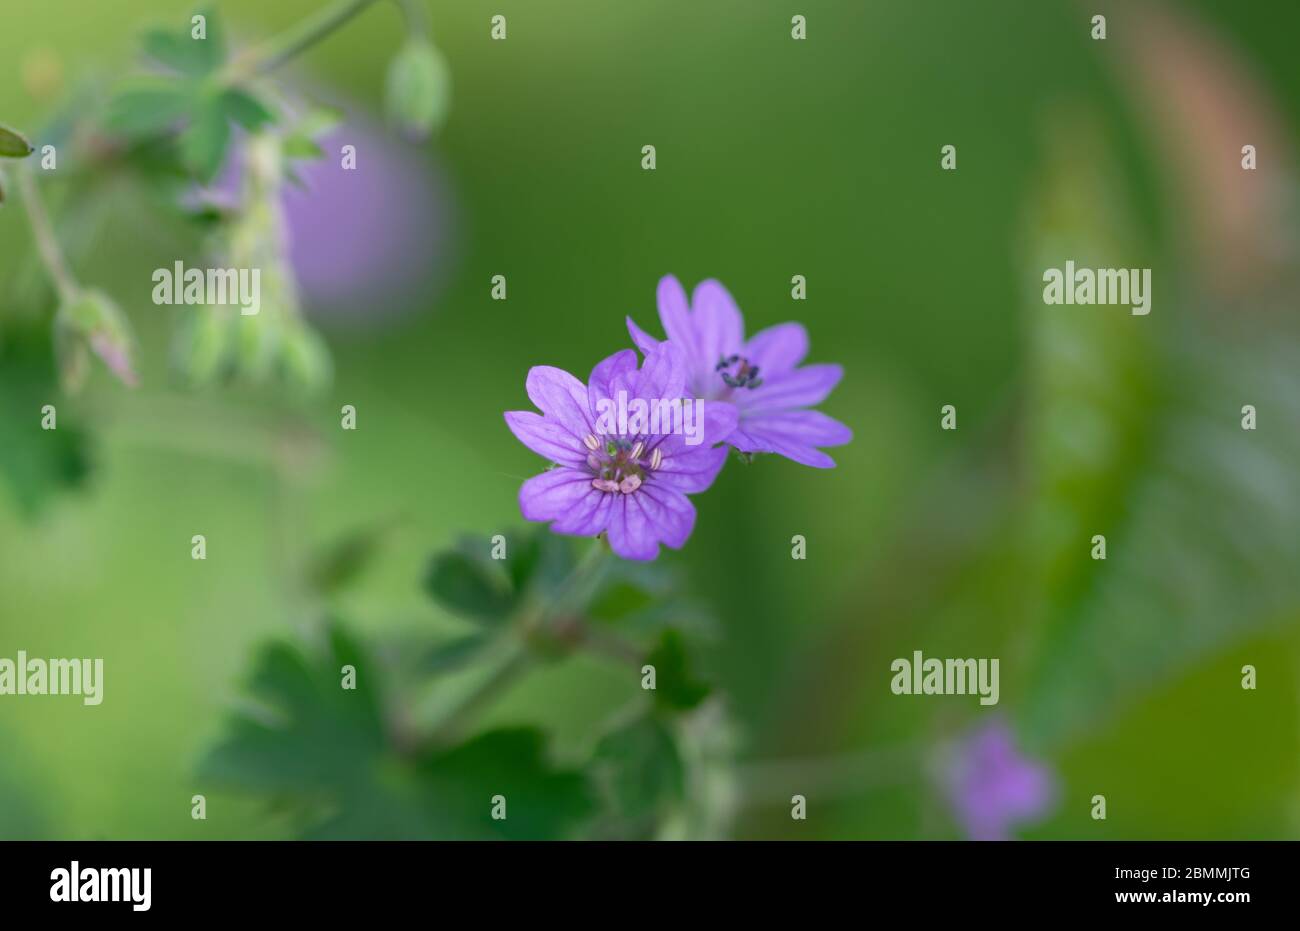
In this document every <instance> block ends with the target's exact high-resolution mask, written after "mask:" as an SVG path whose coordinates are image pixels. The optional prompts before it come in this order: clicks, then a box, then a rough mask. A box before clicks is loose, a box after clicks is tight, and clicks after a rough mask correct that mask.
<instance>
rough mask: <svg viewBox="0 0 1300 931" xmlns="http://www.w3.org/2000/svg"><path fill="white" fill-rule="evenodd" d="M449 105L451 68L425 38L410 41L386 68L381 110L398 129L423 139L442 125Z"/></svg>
mask: <svg viewBox="0 0 1300 931" xmlns="http://www.w3.org/2000/svg"><path fill="white" fill-rule="evenodd" d="M450 104H451V69H450V68H448V67H447V61H446V59H445V58H443V56H442V52H440V51H438V49H437V48H435V47H434V45H433V43H432V42H430V41H429V40H428V39H423V38H414V37H413V38H410V39H407V40H406V43H405V44H404V45H403V46H402V48H401V49H400V50H399V51H398V53H397V54H396V55H395V56H394V57H393V60H392V62H391V63H390V64H389V66H388V79H387V86H386V88H385V107H386V109H387V111H388V116H389V119H391V120H392V121H393V123H394V124H395V125H396V126H397V128H398V129H399V130H401V131H402V132H403V133H405V134H406V135H408V136H412V137H414V138H416V139H423V138H425V137H427V136H428V135H429V134H430V133H432V132H434V131H435V130H436V129H438V128H439V127H441V126H442V123H443V121H444V120H445V119H446V118H447V111H448V109H449V108H450Z"/></svg>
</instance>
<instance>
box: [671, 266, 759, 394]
mask: <svg viewBox="0 0 1300 931" xmlns="http://www.w3.org/2000/svg"><path fill="white" fill-rule="evenodd" d="M691 320H692V322H693V323H694V330H695V338H696V340H697V342H696V345H695V348H696V353H697V356H696V357H697V359H698V360H699V361H700V362H702V363H704V364H705V365H707V366H708V370H709V371H712V369H713V366H715V365H717V363H718V359H720V358H721V357H722V356H724V355H730V354H731V353H733V352H740V350H741V347H742V346H743V345H744V343H745V324H744V321H743V319H742V318H741V316H740V308H738V307H737V306H736V302H735V300H734V299H733V298H732V296H731V294H730V293H729V292H728V291H727V289H726V288H724V287H723V286H722V285H721V284H720V283H718V282H717V281H714V280H713V279H712V278H710V279H709V280H707V281H701V282H700V283H699V284H698V285H696V286H695V291H694V292H693V293H692V294H691ZM668 338H669V339H672V338H673V335H672V334H671V333H669V334H668Z"/></svg>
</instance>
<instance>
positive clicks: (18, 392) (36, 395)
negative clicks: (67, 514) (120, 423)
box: [0, 326, 91, 518]
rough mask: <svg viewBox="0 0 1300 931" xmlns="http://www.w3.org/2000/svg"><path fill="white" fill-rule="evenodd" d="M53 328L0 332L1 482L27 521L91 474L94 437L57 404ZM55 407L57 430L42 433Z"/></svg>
mask: <svg viewBox="0 0 1300 931" xmlns="http://www.w3.org/2000/svg"><path fill="white" fill-rule="evenodd" d="M52 354H53V346H52V345H51V332H50V328H49V327H48V326H42V327H39V328H34V329H31V330H28V329H26V328H24V329H21V330H15V329H12V328H9V329H5V330H4V331H3V332H0V482H2V483H3V484H4V485H7V486H8V489H9V492H10V495H9V497H10V498H11V500H12V501H13V502H14V504H15V505H16V506H17V509H18V512H19V513H20V514H22V515H23V516H24V517H26V518H34V517H36V516H38V515H39V514H40V513H41V512H42V511H44V510H45V508H46V507H47V506H48V505H49V503H50V502H51V500H52V499H53V498H54V497H55V496H56V495H57V494H59V493H60V492H64V491H68V490H73V489H77V488H80V487H82V486H83V485H84V484H85V482H86V479H87V476H88V475H89V474H90V471H91V455H90V440H91V438H90V436H89V434H88V433H87V432H86V431H85V430H84V429H83V428H82V426H81V425H80V424H79V423H78V421H77V417H76V410H75V409H74V408H73V407H72V406H70V405H66V404H62V403H59V402H58V385H57V384H56V382H55V377H54V368H53V364H52V362H51V356H52ZM46 404H54V405H55V407H56V416H57V418H58V420H57V424H58V429H57V430H43V429H41V418H42V412H41V408H42V407H43V406H44V405H46Z"/></svg>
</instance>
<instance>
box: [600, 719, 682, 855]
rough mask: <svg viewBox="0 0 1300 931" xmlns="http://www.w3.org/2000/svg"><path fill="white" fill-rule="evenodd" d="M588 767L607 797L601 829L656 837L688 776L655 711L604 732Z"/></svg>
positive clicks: (621, 835) (626, 835) (620, 834)
mask: <svg viewBox="0 0 1300 931" xmlns="http://www.w3.org/2000/svg"><path fill="white" fill-rule="evenodd" d="M588 771H589V773H590V775H591V781H592V784H593V786H595V787H596V790H597V792H598V793H599V795H600V797H601V799H602V802H603V805H602V812H603V815H602V820H601V823H600V825H599V829H600V830H601V832H602V833H605V834H608V835H609V836H613V837H619V838H637V837H642V838H647V837H652V836H653V834H654V831H655V828H656V827H657V825H658V824H659V822H660V820H661V819H662V818H663V817H664V815H665V813H666V812H667V810H668V809H669V808H671V807H672V806H673V805H675V804H677V803H679V802H680V801H681V800H682V798H683V794H684V789H685V782H686V778H685V772H684V766H683V763H682V758H681V754H680V752H679V751H678V748H677V742H676V740H675V739H674V738H673V735H672V733H671V732H670V731H669V729H668V727H667V725H666V724H665V722H664V721H663V720H662V719H661V718H660V717H659V716H657V715H655V714H653V713H649V714H643V715H640V716H638V717H637V718H635V719H633V720H632V721H631V722H629V723H627V724H624V725H622V726H621V727H619V728H617V729H616V730H614V731H612V732H611V733H608V734H606V735H605V736H604V737H602V738H601V740H600V742H599V743H598V744H597V745H596V749H595V752H594V753H593V755H592V760H591V763H590V767H589V770H588Z"/></svg>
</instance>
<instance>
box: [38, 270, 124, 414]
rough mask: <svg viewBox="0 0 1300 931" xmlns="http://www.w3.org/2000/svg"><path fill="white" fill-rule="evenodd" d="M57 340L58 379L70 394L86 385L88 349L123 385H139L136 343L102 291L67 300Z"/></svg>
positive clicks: (81, 293) (57, 322) (59, 319)
mask: <svg viewBox="0 0 1300 931" xmlns="http://www.w3.org/2000/svg"><path fill="white" fill-rule="evenodd" d="M55 336H56V350H55V351H56V354H57V355H58V359H59V375H60V378H61V379H62V381H63V384H64V387H65V389H66V390H68V391H69V392H73V391H76V390H77V389H78V388H80V387H81V385H82V383H83V382H84V381H85V377H86V362H87V358H88V356H87V349H89V351H90V352H93V353H94V354H95V355H97V356H99V358H100V360H101V361H102V362H103V363H104V364H105V365H106V366H108V369H109V371H111V372H112V373H113V374H114V375H116V376H117V378H118V379H119V380H120V381H121V382H122V383H123V384H126V385H130V386H132V387H134V386H135V385H136V383H137V381H138V379H137V378H136V374H135V369H134V368H133V367H132V365H131V351H132V348H133V345H134V343H135V340H134V338H133V337H132V335H131V327H130V324H129V323H127V320H126V317H125V316H123V314H122V311H121V310H119V309H118V306H117V305H116V304H114V303H113V301H112V299H111V298H109V296H108V295H106V294H104V293H103V292H102V291H94V290H89V291H78V292H76V293H75V294H73V295H72V296H70V297H69V298H68V299H67V300H65V301H64V302H63V304H62V306H60V307H59V312H58V316H57V318H56V320H55Z"/></svg>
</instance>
